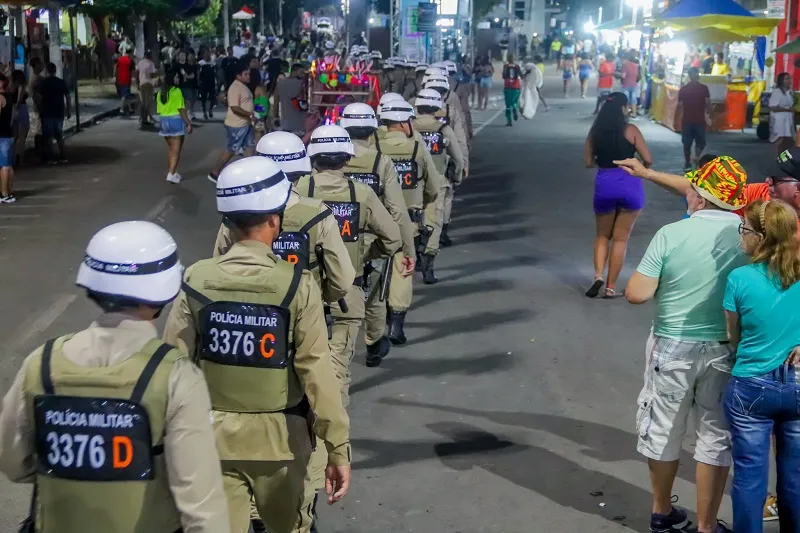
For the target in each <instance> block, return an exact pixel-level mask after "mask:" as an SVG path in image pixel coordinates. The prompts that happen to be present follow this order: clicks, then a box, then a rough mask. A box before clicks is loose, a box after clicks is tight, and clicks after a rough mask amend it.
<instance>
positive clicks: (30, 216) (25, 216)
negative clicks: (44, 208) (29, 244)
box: [0, 213, 42, 219]
mask: <svg viewBox="0 0 800 533" xmlns="http://www.w3.org/2000/svg"><path fill="white" fill-rule="evenodd" d="M40 216H42V215H17V214H8V215H7V214H5V213H3V214H2V215H0V219H3V218H39V217H40Z"/></svg>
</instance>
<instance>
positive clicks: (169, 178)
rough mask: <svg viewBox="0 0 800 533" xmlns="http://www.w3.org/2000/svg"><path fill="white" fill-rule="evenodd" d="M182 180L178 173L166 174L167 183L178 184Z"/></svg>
mask: <svg viewBox="0 0 800 533" xmlns="http://www.w3.org/2000/svg"><path fill="white" fill-rule="evenodd" d="M182 179H183V177H182V176H181V175H180V174H178V173H175V174H167V181H168V182H170V183H180V182H181V180H182Z"/></svg>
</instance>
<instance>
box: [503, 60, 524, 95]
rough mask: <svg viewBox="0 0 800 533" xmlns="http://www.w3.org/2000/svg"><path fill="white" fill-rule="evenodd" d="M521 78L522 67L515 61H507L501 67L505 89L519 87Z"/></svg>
mask: <svg viewBox="0 0 800 533" xmlns="http://www.w3.org/2000/svg"><path fill="white" fill-rule="evenodd" d="M520 78H522V69H521V68H519V65H517V64H515V63H509V64H507V65H506V66H504V67H503V80H504V83H505V88H506V89H519V88H520V87H522V85H521V84H520Z"/></svg>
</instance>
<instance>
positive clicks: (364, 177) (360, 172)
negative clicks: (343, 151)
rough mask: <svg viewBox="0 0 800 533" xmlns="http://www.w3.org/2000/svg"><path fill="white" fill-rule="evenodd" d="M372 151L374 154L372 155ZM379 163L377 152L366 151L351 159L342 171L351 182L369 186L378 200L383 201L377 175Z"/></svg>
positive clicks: (381, 186)
mask: <svg viewBox="0 0 800 533" xmlns="http://www.w3.org/2000/svg"><path fill="white" fill-rule="evenodd" d="M373 151H374V152H375V154H374V155H373V153H372V152H373ZM380 162H381V153H380V152H378V151H377V150H368V151H367V152H366V153H365V154H364V155H361V156H359V157H351V158H350V161H348V162H347V166H346V167H344V168H343V169H342V171H343V172H344V175H345V176H347V177H348V178H350V179H351V180H355V181H360V182H361V183H363V184H364V185H369V187H370V189H372V190H373V191H375V194H377V195H378V198H380V199H383V183H381V176H380V174H378V166H379V165H380Z"/></svg>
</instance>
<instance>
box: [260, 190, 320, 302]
mask: <svg viewBox="0 0 800 533" xmlns="http://www.w3.org/2000/svg"><path fill="white" fill-rule="evenodd" d="M330 215H331V211H330V210H328V209H326V210H325V211H320V210H319V205H318V204H317V203H316V202H312V201H309V199H308V198H300V199H299V200H298V203H296V204H294V205H293V206H292V207H290V208H288V209H286V210H285V211H284V212H283V223H282V225H281V230H282V231H281V233H280V235H279V236H278V238H277V239H276V240H275V242H273V243H272V251H273V253H274V254H275V255H277V256H278V257H280V258H281V259H283V260H284V261H287V262H288V263H290V264H293V265H298V266H299V267H300V268H302V269H303V270H308V271H310V272H311V274H312V275H313V276H314V281H316V282H317V285H318V286H319V287H320V289H322V274H321V272H320V263H319V261H320V259H321V258H320V256H319V253H320V251H318V250H317V243H318V242H319V226H318V225H317V224H319V223H320V222H322V221H323V220H325V218H326V217H329V216H330Z"/></svg>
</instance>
